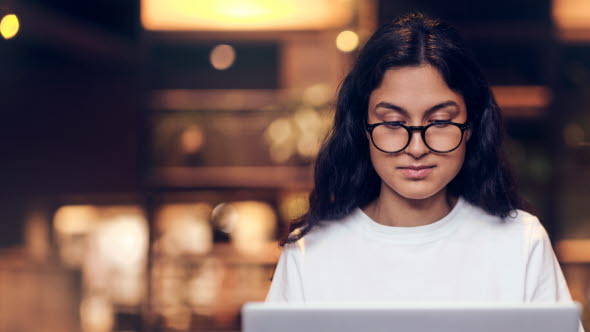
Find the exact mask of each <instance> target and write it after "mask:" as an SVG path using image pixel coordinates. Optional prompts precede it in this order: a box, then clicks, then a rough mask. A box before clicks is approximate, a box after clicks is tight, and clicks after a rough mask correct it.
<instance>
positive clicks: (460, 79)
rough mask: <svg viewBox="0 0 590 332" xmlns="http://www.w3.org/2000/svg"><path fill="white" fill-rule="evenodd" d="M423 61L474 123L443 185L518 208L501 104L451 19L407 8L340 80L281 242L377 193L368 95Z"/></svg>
mask: <svg viewBox="0 0 590 332" xmlns="http://www.w3.org/2000/svg"><path fill="white" fill-rule="evenodd" d="M425 64H429V65H432V66H433V67H435V68H437V69H438V70H439V72H440V73H441V75H442V77H443V78H444V80H445V82H446V83H447V85H448V86H449V87H450V88H451V89H452V90H454V91H455V92H457V93H459V94H460V95H461V96H462V97H463V99H464V100H465V105H466V107H467V118H468V120H467V122H468V124H469V127H470V128H471V131H472V133H471V138H470V139H469V140H468V141H467V143H466V144H467V147H466V155H465V161H464V163H463V166H462V168H461V170H460V171H459V173H458V174H457V176H456V177H455V178H454V179H453V180H452V181H451V182H450V183H449V184H448V185H447V191H448V192H449V194H451V195H454V196H459V195H460V196H463V198H464V199H465V200H467V201H468V202H470V203H472V204H474V205H476V206H479V207H481V208H482V209H484V210H485V211H487V212H488V213H490V214H492V215H496V216H500V217H502V218H504V217H506V216H508V215H509V214H510V213H511V212H513V211H514V210H515V209H519V208H522V205H523V201H522V200H521V199H520V197H519V195H518V194H517V192H516V189H515V185H514V180H513V177H512V174H511V172H510V169H509V167H508V165H507V163H506V159H505V155H504V151H503V148H502V137H503V134H504V130H503V126H502V119H501V115H500V108H499V107H498V105H497V103H496V101H495V99H494V96H493V94H492V92H491V90H490V86H489V83H488V82H487V80H486V79H485V77H484V75H483V73H482V70H481V69H480V67H479V65H478V63H477V61H476V60H475V58H474V57H473V55H472V54H471V53H470V52H469V51H468V50H467V49H466V47H465V45H464V42H463V40H462V39H461V37H460V36H459V34H458V33H457V31H456V30H455V29H453V28H452V27H451V26H449V25H447V24H445V23H442V22H440V21H438V20H436V19H432V18H429V17H427V16H425V15H423V14H421V13H412V14H407V15H404V16H402V17H399V18H398V19H396V20H394V21H392V22H391V23H388V24H385V25H383V26H382V27H380V28H379V29H378V30H377V31H376V32H375V33H374V34H373V36H371V38H370V39H369V40H368V41H367V43H366V44H365V46H364V47H363V49H362V50H361V51H360V53H359V56H358V58H357V60H356V62H355V64H354V66H353V68H352V70H351V71H350V73H349V74H348V76H346V78H345V79H344V81H343V82H342V84H341V86H340V89H339V92H338V101H337V104H336V114H335V118H334V124H333V127H332V129H331V130H330V132H329V133H328V136H327V137H326V139H325V140H324V143H323V145H322V147H321V149H320V151H319V153H318V157H317V160H316V164H315V176H314V177H315V178H314V182H315V183H314V188H313V190H312V192H311V194H310V196H309V210H308V212H307V213H306V214H305V215H303V216H302V217H300V218H299V219H297V220H295V221H294V222H293V223H292V224H291V225H290V227H289V233H288V234H285V237H284V238H283V239H282V241H281V245H284V244H286V243H291V242H295V241H297V240H299V239H300V238H302V237H303V236H304V235H305V234H307V233H308V232H309V231H310V230H311V229H312V228H313V227H315V226H316V225H318V224H319V223H320V222H321V221H324V220H326V221H327V220H336V219H339V218H342V217H344V216H346V215H348V214H349V213H351V212H352V210H354V209H355V208H357V207H362V206H365V205H366V204H368V203H370V202H372V201H373V200H375V199H376V198H377V197H378V196H379V191H380V186H381V179H380V178H379V176H378V175H377V173H376V172H375V170H374V168H373V165H372V163H371V159H370V156H369V141H368V139H367V136H366V133H365V124H366V123H367V107H368V100H369V96H370V95H371V92H372V91H373V90H375V89H376V88H377V87H378V86H379V84H380V83H381V80H382V78H383V75H384V73H385V71H386V70H388V69H390V68H393V67H403V66H419V65H425ZM289 234H290V235H289Z"/></svg>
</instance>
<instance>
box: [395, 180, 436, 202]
mask: <svg viewBox="0 0 590 332" xmlns="http://www.w3.org/2000/svg"><path fill="white" fill-rule="evenodd" d="M421 187H422V186H419V185H417V184H415V183H411V184H409V185H408V186H407V187H406V186H403V187H400V186H397V187H392V186H389V188H390V189H391V190H392V191H393V192H394V193H395V194H397V195H399V196H401V197H403V198H406V199H411V200H423V199H428V198H431V197H433V196H436V195H437V194H439V193H441V191H442V189H443V188H444V187H443V188H438V187H431V186H424V187H423V188H421Z"/></svg>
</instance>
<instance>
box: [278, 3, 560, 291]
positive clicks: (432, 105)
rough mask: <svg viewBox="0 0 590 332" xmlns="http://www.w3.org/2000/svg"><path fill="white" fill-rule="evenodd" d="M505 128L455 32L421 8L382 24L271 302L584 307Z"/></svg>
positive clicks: (349, 86) (345, 99)
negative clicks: (528, 203)
mask: <svg viewBox="0 0 590 332" xmlns="http://www.w3.org/2000/svg"><path fill="white" fill-rule="evenodd" d="M501 133H502V130H501V117H500V109H499V107H498V106H497V104H496V102H495V100H494V97H493V95H492V93H491V91H490V87H489V85H488V83H487V82H486V80H485V78H484V77H483V75H482V72H481V70H480V69H479V66H478V65H477V63H476V61H475V60H474V59H473V57H472V56H471V54H470V53H468V52H467V51H466V49H465V48H464V45H463V42H462V41H461V39H460V37H459V36H458V35H457V33H456V32H455V30H453V29H452V28H450V27H449V26H448V25H445V24H443V23H440V22H438V21H436V20H432V19H430V18H427V17H425V16H423V15H421V14H410V15H406V16H404V17H401V18H399V19H397V20H396V21H394V22H392V23H391V24H387V25H385V26H383V27H381V28H380V29H379V30H377V31H376V32H375V34H374V35H373V36H372V37H371V38H370V40H369V41H368V42H367V44H366V45H365V47H364V48H363V50H362V51H361V52H360V55H359V57H358V59H357V61H356V63H355V65H354V67H353V69H352V71H351V72H350V73H349V75H348V76H347V77H346V79H345V80H344V82H343V84H342V86H341V88H340V91H339V95H338V103H337V109H336V116H335V122H334V126H333V129H332V131H331V133H330V135H329V137H328V139H327V140H326V142H325V143H324V145H323V147H322V149H321V151H320V153H319V155H318V159H317V164H316V169H315V187H314V189H313V191H312V193H311V195H310V208H309V211H308V213H307V214H306V215H304V216H303V217H302V218H301V219H299V220H298V221H297V222H296V223H294V224H293V225H292V228H291V231H292V232H291V234H290V236H289V237H288V238H286V239H285V240H284V241H283V242H282V244H283V245H284V249H283V252H282V254H281V257H280V259H279V263H278V265H277V269H276V271H275V275H274V278H273V282H272V286H271V289H270V291H269V293H268V296H267V301H269V302H277V301H280V302H312V301H445V302H452V301H508V302H556V301H571V298H570V294H569V292H568V289H567V285H566V283H565V281H564V278H563V274H562V272H561V270H560V267H559V264H558V263H557V260H556V259H555V255H554V253H553V249H552V247H551V244H550V242H549V239H548V236H547V233H546V232H545V229H544V228H543V226H542V225H541V224H540V223H539V220H538V219H537V218H536V217H535V216H533V215H531V214H529V213H527V212H525V211H522V210H520V209H521V208H522V203H521V201H520V199H519V197H518V194H517V193H516V192H515V189H514V186H513V180H512V177H511V175H510V171H509V169H508V167H507V165H506V163H505V161H504V155H503V152H502V144H501V137H502V135H501Z"/></svg>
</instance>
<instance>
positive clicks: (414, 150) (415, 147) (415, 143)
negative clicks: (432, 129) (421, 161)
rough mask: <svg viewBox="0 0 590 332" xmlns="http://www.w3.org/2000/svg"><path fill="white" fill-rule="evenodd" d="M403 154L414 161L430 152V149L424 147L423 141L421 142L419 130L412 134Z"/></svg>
mask: <svg viewBox="0 0 590 332" xmlns="http://www.w3.org/2000/svg"><path fill="white" fill-rule="evenodd" d="M405 152H406V153H407V154H409V155H411V156H412V157H414V158H416V159H418V158H420V157H422V156H423V155H425V154H427V153H428V152H430V149H429V148H428V147H427V146H426V144H425V143H424V140H422V133H421V132H420V130H416V131H413V132H412V137H411V140H410V144H409V145H408V146H407V147H406V149H405Z"/></svg>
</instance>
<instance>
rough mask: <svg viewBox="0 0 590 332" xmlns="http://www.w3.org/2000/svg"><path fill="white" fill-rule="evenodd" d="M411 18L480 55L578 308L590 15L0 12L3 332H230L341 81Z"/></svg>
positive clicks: (262, 8) (243, 9)
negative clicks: (369, 49)
mask: <svg viewBox="0 0 590 332" xmlns="http://www.w3.org/2000/svg"><path fill="white" fill-rule="evenodd" d="M415 10H421V11H424V12H426V13H428V14H431V15H434V16H437V17H440V18H442V19H444V20H446V21H448V22H449V23H451V24H453V25H454V26H456V27H457V28H458V29H459V31H460V32H461V33H462V34H463V36H464V38H465V39H466V41H467V43H468V44H469V46H470V47H471V48H472V49H473V51H474V52H475V53H476V57H477V58H478V59H479V60H480V62H481V64H482V66H483V68H484V70H485V72H486V74H487V76H488V77H489V79H490V81H491V83H492V85H493V87H494V92H495V94H496V97H497V100H498V102H499V104H500V105H501V106H502V109H503V112H504V116H505V122H506V129H507V131H508V135H509V138H508V149H509V153H510V159H511V162H512V163H513V165H514V167H515V170H516V172H517V176H518V181H519V183H520V186H521V189H522V192H523V194H524V196H525V197H526V198H527V199H528V200H529V201H530V202H531V203H532V205H533V206H534V207H535V208H536V210H535V211H534V213H536V214H537V215H538V216H539V217H540V219H541V220H542V222H543V224H544V225H545V227H546V228H547V230H548V232H549V234H550V236H551V238H552V241H553V242H554V244H555V248H556V251H557V253H558V256H559V260H560V262H561V264H562V267H563V269H564V271H565V274H566V277H567V279H568V283H569V285H570V289H571V291H572V294H573V296H574V298H575V299H576V300H578V301H580V302H582V303H583V304H585V303H586V299H587V298H588V297H589V293H588V288H587V285H588V271H589V270H590V265H589V263H590V240H588V239H590V2H589V1H587V0H519V1H514V0H496V1H485V2H482V1H468V0H452V1H436V0H430V1H428V0H390V1H386V0H274V1H264V0H223V1H222V0H209V1H205V0H203V1H199V0H102V1H73V0H43V1H41V0H18V1H17V0H13V1H10V0H0V19H1V21H0V34H1V36H0V114H1V118H0V138H1V139H0V158H1V159H0V188H1V189H0V331H10V332H20V331H23V332H25V331H26V332H28V331H44V332H53V331H81V332H103V331H104V332H106V331H239V330H240V314H239V312H240V308H241V305H242V304H243V303H244V302H246V301H261V300H264V297H265V295H266V292H267V290H268V287H269V285H270V278H271V276H272V273H273V271H274V266H275V264H276V261H277V259H278V255H279V254H280V249H279V247H278V246H277V242H276V240H277V239H278V237H279V236H280V235H281V234H283V232H284V231H285V229H286V227H287V224H288V222H289V221H290V220H291V219H292V218H294V217H297V216H299V215H300V214H302V213H303V212H304V211H305V209H306V195H307V193H308V192H309V190H310V188H311V180H312V167H311V166H312V164H313V160H314V157H315V155H316V153H317V150H318V145H319V142H320V141H321V139H322V137H323V135H324V134H325V132H326V130H327V128H328V127H329V124H330V121H331V119H332V116H333V109H334V107H333V106H334V100H335V94H336V89H337V87H338V84H339V82H340V81H341V80H342V79H343V77H344V75H345V74H346V73H347V71H348V69H349V68H350V65H351V63H352V61H353V60H354V58H355V56H356V54H357V51H358V49H359V47H361V46H362V44H363V43H364V42H365V41H366V40H367V38H368V37H369V36H370V34H371V33H372V32H373V31H374V30H375V28H376V27H378V26H379V25H381V24H383V23H386V22H388V21H390V20H391V19H393V18H394V17H396V16H397V15H400V14H403V13H406V12H409V11H415ZM586 316H587V315H586V309H585V311H584V321H585V323H587V322H586ZM586 328H587V329H588V328H590V325H589V324H586Z"/></svg>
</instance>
